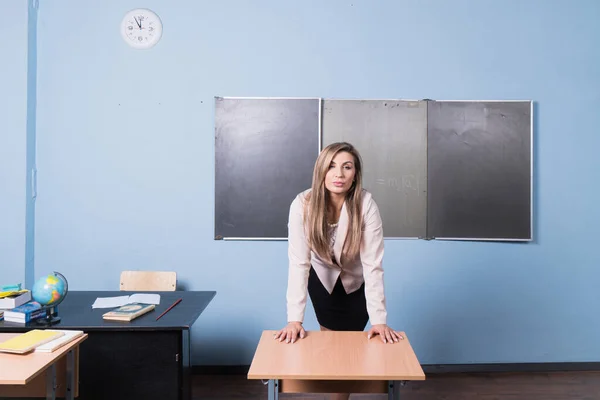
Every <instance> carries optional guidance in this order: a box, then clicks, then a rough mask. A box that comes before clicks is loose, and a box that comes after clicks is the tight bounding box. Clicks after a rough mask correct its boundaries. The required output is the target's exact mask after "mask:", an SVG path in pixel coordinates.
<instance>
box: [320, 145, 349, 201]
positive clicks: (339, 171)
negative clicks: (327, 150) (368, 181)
mask: <svg viewBox="0 0 600 400" xmlns="http://www.w3.org/2000/svg"><path fill="white" fill-rule="evenodd" d="M355 174H356V169H355V165H354V157H353V156H352V154H350V153H348V152H346V151H340V152H339V153H337V154H336V155H335V157H334V158H333V160H332V161H331V164H330V165H329V170H328V171H327V174H326V175H325V189H327V190H329V192H331V193H332V194H336V195H345V194H346V193H348V190H350V188H351V187H352V183H353V181H354V175H355Z"/></svg>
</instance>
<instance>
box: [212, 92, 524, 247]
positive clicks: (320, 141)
mask: <svg viewBox="0 0 600 400" xmlns="http://www.w3.org/2000/svg"><path fill="white" fill-rule="evenodd" d="M217 99H243V100H318V128H317V132H318V133H317V136H318V137H317V146H318V151H317V154H318V153H319V152H320V151H321V150H322V147H323V131H322V130H323V110H324V107H325V102H326V101H328V100H334V101H342V100H354V101H362V100H364V101H381V100H384V101H390V102H394V101H397V102H398V101H401V102H423V101H425V102H428V103H429V102H438V103H454V102H461V103H496V102H497V103H512V102H515V103H517V102H518V103H527V104H528V105H529V107H528V109H529V132H528V134H529V171H528V179H529V182H528V186H529V211H528V213H529V221H528V224H529V227H528V230H529V235H528V237H514V238H513V237H506V238H500V237H460V236H457V237H451V236H448V237H446V236H433V235H431V234H430V232H429V229H428V223H427V217H428V214H429V208H428V206H427V207H426V212H425V215H426V219H425V224H426V227H425V232H426V235H425V236H424V237H395V236H394V237H392V236H385V234H384V238H385V239H386V240H444V241H493V242H506V241H508V242H531V241H533V240H534V236H535V235H534V217H535V216H534V186H535V182H534V156H535V154H534V147H535V146H534V143H535V142H534V139H535V137H534V130H535V127H534V101H533V100H434V99H420V100H414V99H391V98H390V99H358V98H357V99H343V98H331V99H329V98H327V99H325V98H321V97H217V96H215V102H216V100H217ZM215 112H216V109H215ZM428 117H429V110H427V112H426V118H428ZM216 125H217V121H216V120H215V154H216V152H217V151H218V149H217V145H216ZM426 142H427V144H428V142H429V128H427V134H426ZM359 150H360V149H359ZM427 157H428V156H426V160H427ZM215 166H216V162H215ZM428 168H429V166H428V164H427V165H426V173H425V177H426V178H425V179H426V187H427V186H428V185H427V183H428V181H429V177H428ZM310 172H311V174H312V168H311V171H310ZM215 177H216V174H215ZM216 186H217V181H216V180H215V203H216V202H217V201H218V199H217V193H216ZM308 187H310V186H307V187H303V188H298V193H299V192H300V191H302V190H304V189H307V188H308ZM426 196H427V197H428V196H429V192H428V191H427V189H426ZM287 208H289V204H288V205H286V211H287ZM215 210H216V209H215ZM216 218H217V217H216V214H215V216H214V228H215V232H216V227H217V219H216ZM285 222H286V223H287V220H286V221H285ZM215 240H230V241H239V240H242V241H248V240H250V241H285V240H287V237H286V236H278V237H244V236H239V235H238V236H236V235H231V236H219V235H216V236H215Z"/></svg>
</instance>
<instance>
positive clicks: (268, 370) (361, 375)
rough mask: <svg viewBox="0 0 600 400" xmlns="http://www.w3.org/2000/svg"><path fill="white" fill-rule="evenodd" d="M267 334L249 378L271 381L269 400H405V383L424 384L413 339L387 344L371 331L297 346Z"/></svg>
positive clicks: (310, 335)
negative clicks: (338, 396)
mask: <svg viewBox="0 0 600 400" xmlns="http://www.w3.org/2000/svg"><path fill="white" fill-rule="evenodd" d="M275 332H276V331H264V332H263V333H262V336H261V338H260V341H259V343H258V347H257V348H256V352H255V354H254V358H253V360H252V364H251V365H250V369H249V371H248V379H268V380H269V392H268V393H269V400H276V399H278V398H279V392H282V393H306V392H311V393H388V398H389V399H394V400H396V399H399V398H400V386H401V384H402V383H403V381H408V380H425V374H424V373H423V370H422V369H421V365H420V364H419V361H418V360H417V357H416V356H415V353H414V352H413V349H412V347H411V345H410V343H409V341H408V338H407V337H406V335H405V334H404V332H402V333H401V334H402V336H403V337H404V340H401V341H399V342H397V343H394V344H384V343H383V342H382V341H381V339H380V338H379V337H378V336H375V337H374V338H371V339H370V340H368V339H367V332H333V331H324V332H321V331H309V332H307V336H306V337H305V338H304V339H300V340H298V341H296V343H293V344H287V343H284V342H279V341H276V340H274V339H273V335H274V334H275Z"/></svg>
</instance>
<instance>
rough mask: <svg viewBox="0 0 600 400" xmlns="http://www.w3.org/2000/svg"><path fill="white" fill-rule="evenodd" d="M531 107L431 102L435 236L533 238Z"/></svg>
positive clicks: (430, 220) (431, 229)
mask: <svg viewBox="0 0 600 400" xmlns="http://www.w3.org/2000/svg"><path fill="white" fill-rule="evenodd" d="M531 115H532V113H531V102H524V101H520V102H517V101H515V102H500V101H497V102H460V101H457V102H450V101H442V102H439V101H431V102H428V110H427V129H428V135H427V176H428V184H427V187H428V189H427V191H428V202H427V212H428V214H427V234H428V236H429V237H433V238H458V239H471V238H473V239H511V240H528V239H531V237H532V235H531V225H532V224H531V176H532V169H531V165H532V155H531V137H532V135H531V132H532V130H531Z"/></svg>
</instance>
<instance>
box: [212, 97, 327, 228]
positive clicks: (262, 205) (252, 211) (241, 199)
mask: <svg viewBox="0 0 600 400" xmlns="http://www.w3.org/2000/svg"><path fill="white" fill-rule="evenodd" d="M319 115H320V100H319V99H278V98H273V99H243V98H223V97H217V98H215V239H235V238H244V239H286V238H287V222H288V214H289V206H290V204H291V202H292V200H293V199H294V197H295V196H296V195H297V194H298V193H300V192H301V191H303V190H305V189H308V188H310V186H311V183H312V170H313V166H314V163H315V161H316V159H317V156H318V155H319V150H320V141H319V138H320V121H319Z"/></svg>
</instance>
